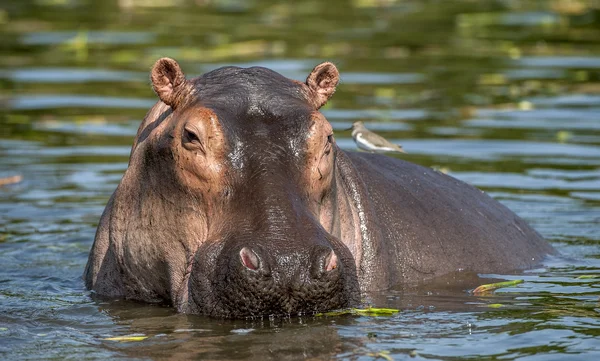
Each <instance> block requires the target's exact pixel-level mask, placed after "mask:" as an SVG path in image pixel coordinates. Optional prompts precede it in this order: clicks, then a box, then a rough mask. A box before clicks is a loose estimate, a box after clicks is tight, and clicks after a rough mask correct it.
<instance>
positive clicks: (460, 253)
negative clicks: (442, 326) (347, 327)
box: [84, 58, 554, 318]
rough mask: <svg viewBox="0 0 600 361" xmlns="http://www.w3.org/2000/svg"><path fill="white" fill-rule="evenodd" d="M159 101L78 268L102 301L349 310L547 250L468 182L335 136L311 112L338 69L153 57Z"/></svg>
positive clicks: (512, 265) (188, 307)
mask: <svg viewBox="0 0 600 361" xmlns="http://www.w3.org/2000/svg"><path fill="white" fill-rule="evenodd" d="M150 78H151V82H152V87H153V89H154V91H155V93H156V94H157V95H158V98H159V101H158V102H157V103H156V104H155V105H154V106H153V107H152V108H151V109H150V110H149V111H148V113H147V114H146V116H145V118H144V120H143V121H142V123H141V125H140V127H139V129H138V132H137V135H136V137H135V140H134V142H133V146H132V148H131V154H130V160H129V164H128V168H127V170H126V171H125V173H124V175H123V178H122V179H121V181H120V183H119V185H118V187H117V189H116V190H115V192H114V193H113V195H112V197H111V198H110V200H109V201H108V204H107V206H106V208H105V210H104V213H103V214H102V216H101V218H100V222H99V225H98V229H97V232H96V237H95V240H94V244H93V246H92V249H91V251H90V254H89V260H88V263H87V266H86V269H85V272H84V280H85V284H86V286H87V288H89V289H91V290H93V291H94V293H95V294H96V295H98V296H102V297H108V298H126V299H131V300H138V301H143V302H153V303H154V302H157V303H165V304H169V305H171V306H173V307H175V308H176V309H177V310H178V311H179V312H185V313H194V314H204V315H209V316H216V317H224V318H240V317H252V316H263V315H298V314H310V313H313V312H319V311H326V310H331V309H339V308H346V307H351V306H354V305H356V304H358V303H359V302H360V299H361V295H362V294H364V293H366V292H371V291H380V290H386V289H390V288H391V287H397V286H398V285H402V284H407V283H411V282H421V281H426V280H428V279H433V278H435V277H438V276H443V275H447V274H449V273H452V272H457V271H461V270H465V271H473V272H481V273H490V272H494V273H498V272H506V271H509V270H518V269H526V268H530V267H532V266H534V265H537V264H539V263H540V261H541V260H542V258H543V257H544V256H545V255H547V254H550V253H553V252H554V250H553V248H552V246H550V245H549V244H548V243H547V242H546V241H545V240H544V239H543V238H542V237H541V236H540V235H539V234H538V233H537V232H536V231H535V230H534V229H532V228H531V227H530V226H529V225H528V224H527V223H526V222H525V221H523V219H521V218H520V217H518V216H517V215H516V214H515V213H513V212H512V211H510V210H509V209H507V208H506V207H505V206H503V205H502V204H500V203H499V202H498V201H496V200H494V199H492V198H491V197H489V196H488V195H486V194H485V193H484V192H482V191H480V190H479V189H477V188H475V187H473V186H471V185H469V184H466V183H464V182H462V181H460V180H457V179H455V178H453V177H451V176H449V175H446V174H443V173H440V172H437V171H435V170H433V169H430V168H427V167H423V166H420V165H417V164H413V163H411V162H408V161H404V160H401V159H397V158H393V157H389V156H385V155H381V154H371V153H365V152H350V151H345V150H342V149H340V148H339V147H338V146H337V145H336V140H335V136H334V131H333V128H332V126H331V124H330V123H329V122H328V121H327V119H326V118H325V116H324V115H323V113H321V112H320V111H319V109H320V108H321V107H322V106H323V105H325V103H326V102H327V101H328V100H329V98H330V97H331V96H332V95H333V93H334V92H335V90H336V87H337V85H338V82H339V72H338V70H337V68H336V66H335V65H334V64H332V63H330V62H325V63H322V64H320V65H318V66H316V67H315V68H314V69H313V70H312V72H311V73H310V74H309V75H308V77H307V79H306V81H305V82H301V81H296V80H291V79H288V78H286V77H284V76H282V75H280V74H278V73H277V72H274V71H272V70H269V69H267V68H263V67H250V68H240V67H233V66H229V67H222V68H219V69H216V70H213V71H210V72H208V73H206V74H204V75H201V76H199V77H196V78H193V79H188V78H186V76H185V75H184V73H183V71H182V70H181V67H180V66H179V64H178V63H177V62H176V61H175V60H173V59H169V58H162V59H159V60H158V61H157V62H156V63H155V65H154V66H153V68H152V71H151V76H150Z"/></svg>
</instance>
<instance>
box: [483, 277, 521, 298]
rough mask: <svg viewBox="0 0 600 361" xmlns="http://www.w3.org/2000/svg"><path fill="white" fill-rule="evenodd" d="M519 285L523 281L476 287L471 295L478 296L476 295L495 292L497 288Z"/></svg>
mask: <svg viewBox="0 0 600 361" xmlns="http://www.w3.org/2000/svg"><path fill="white" fill-rule="evenodd" d="M519 283H523V280H514V281H505V282H498V283H490V284H487V285H481V286H479V287H477V288H476V289H474V290H473V293H474V294H476V295H478V294H482V293H487V292H490V291H493V290H497V289H498V288H503V287H511V286H516V285H518V284H519Z"/></svg>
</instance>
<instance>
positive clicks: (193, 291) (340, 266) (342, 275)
mask: <svg viewBox="0 0 600 361" xmlns="http://www.w3.org/2000/svg"><path fill="white" fill-rule="evenodd" d="M196 262H204V263H205V264H206V263H207V262H210V260H206V259H203V257H202V255H199V256H198V257H196ZM211 268H212V267H198V270H197V271H196V270H193V271H192V274H191V276H190V284H189V301H190V302H192V303H193V309H198V310H199V311H200V312H201V313H205V314H210V315H214V316H220V317H228V318H240V317H253V316H254V317H256V316H266V315H278V316H288V315H300V314H313V313H315V312H322V311H326V310H331V309H336V308H344V307H349V306H352V305H354V304H356V303H357V301H358V298H359V287H358V280H357V278H356V272H355V269H354V262H353V259H352V257H351V255H350V254H349V251H347V250H344V249H335V247H331V246H329V245H322V244H313V245H304V247H299V248H293V249H289V246H288V248H287V249H286V248H285V247H280V248H277V247H274V246H270V247H269V246H258V245H242V246H240V245H236V246H233V247H223V249H222V250H221V252H220V254H219V255H218V256H217V257H216V260H215V267H214V268H213V272H210V273H208V274H203V273H204V272H202V269H211Z"/></svg>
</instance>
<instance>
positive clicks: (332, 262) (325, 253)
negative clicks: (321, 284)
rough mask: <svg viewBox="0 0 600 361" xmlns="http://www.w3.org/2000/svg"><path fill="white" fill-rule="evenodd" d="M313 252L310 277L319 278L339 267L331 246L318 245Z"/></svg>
mask: <svg viewBox="0 0 600 361" xmlns="http://www.w3.org/2000/svg"><path fill="white" fill-rule="evenodd" d="M313 254H314V256H313V257H314V258H313V260H314V261H313V264H312V271H311V274H312V277H314V278H321V277H323V276H324V275H325V274H326V273H328V272H331V271H333V270H334V269H336V268H338V267H339V260H338V256H337V254H335V252H334V251H333V250H332V249H331V248H329V247H323V246H318V247H317V248H316V249H315V253H313Z"/></svg>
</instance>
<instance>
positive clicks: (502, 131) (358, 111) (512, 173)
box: [0, 0, 600, 360]
mask: <svg viewBox="0 0 600 361" xmlns="http://www.w3.org/2000/svg"><path fill="white" fill-rule="evenodd" d="M0 27H1V28H2V41H3V45H4V47H3V49H4V50H5V51H4V52H3V56H2V57H1V58H0V106H1V110H0V112H1V113H0V114H1V115H0V178H3V177H11V176H21V177H22V180H21V181H20V182H18V183H16V184H11V185H2V186H0V265H2V266H1V267H0V358H2V359H7V360H8V359H10V360H13V359H40V358H47V359H65V358H76V359H83V358H89V359H107V358H116V359H118V358H135V359H260V360H263V359H277V360H280V359H315V360H316V359H333V358H341V359H351V360H369V359H376V358H379V359H386V358H392V359H442V360H455V359H462V358H474V359H484V360H486V359H487V360H492V359H505V360H513V359H519V360H553V359H556V360H564V359H568V360H591V359H595V358H598V357H599V356H600V341H598V340H599V339H600V321H599V320H600V304H599V297H600V290H599V285H600V283H599V280H600V125H599V124H600V8H599V7H598V4H597V2H595V1H593V0H576V1H571V0H553V1H541V2H540V1H538V2H534V1H531V2H514V1H504V0H485V1H478V2H475V1H470V0H459V1H416V0H414V1H413V0H407V1H404V0H402V1H400V0H385V1H375V0H332V1H327V2H320V1H312V0H308V1H295V2H283V3H282V2H276V1H269V0H264V1H263V0H260V1H237V0H227V1H223V0H202V1H198V0H164V1H154V0H114V1H100V0H23V1H13V2H8V3H7V4H3V5H2V7H1V8H0ZM161 56H170V57H173V58H176V59H177V60H178V61H179V62H180V64H181V65H182V67H183V68H184V69H185V71H186V73H188V74H190V75H196V74H201V73H203V72H206V71H209V70H211V69H215V68H217V67H220V66H223V65H239V66H253V65H262V66H267V67H270V68H272V69H274V70H276V71H278V72H281V73H282V74H284V75H286V76H288V77H290V78H293V79H298V80H304V78H305V77H306V74H308V72H309V71H310V70H311V69H312V67H313V66H314V65H316V64H317V63H319V62H321V61H323V60H332V61H334V62H335V63H336V64H337V65H338V67H339V69H340V71H341V77H342V78H341V84H340V86H339V88H338V91H337V92H336V94H335V96H334V97H333V98H332V101H331V102H329V103H328V105H327V106H326V108H324V109H323V112H324V114H325V115H326V116H327V118H328V119H329V120H330V121H331V123H332V125H333V127H334V130H335V133H336V140H337V143H338V145H340V146H341V147H342V148H345V149H353V148H354V147H355V146H354V143H353V142H352V140H351V138H350V135H349V133H348V132H345V131H344V129H346V128H348V126H349V125H350V124H351V123H352V122H353V121H355V120H363V121H365V122H366V123H367V125H368V126H369V128H371V129H373V130H375V131H377V132H378V133H381V134H383V135H385V136H386V137H387V138H389V139H390V140H392V141H395V142H399V143H401V144H402V145H403V146H404V148H405V149H406V150H407V152H408V153H407V154H405V155H403V156H402V157H403V158H404V159H407V160H409V161H412V162H415V163H419V164H422V165H424V166H429V167H434V168H436V169H438V170H439V171H440V172H446V173H449V174H450V175H452V176H454V177H457V178H459V179H462V180H464V181H466V182H468V183H471V184H474V185H475V186H478V187H480V188H482V189H483V190H485V191H486V192H488V193H489V194H490V195H491V196H493V197H494V198H496V199H498V200H500V201H501V202H502V203H504V204H505V205H507V206H508V207H509V208H511V209H513V210H514V211H515V212H517V213H518V214H519V215H520V216H522V217H524V218H525V219H526V220H527V221H528V222H530V223H531V224H532V225H533V226H534V228H536V229H537V230H538V231H539V232H540V233H541V234H542V235H543V236H544V237H546V238H547V239H548V240H549V241H550V242H552V244H553V245H554V246H555V247H556V248H557V249H558V250H559V251H560V252H561V253H562V254H563V257H557V258H551V259H548V260H546V261H545V262H544V263H543V265H542V266H540V268H538V269H534V270H528V271H526V272H524V273H521V274H505V275H473V274H469V273H466V272H458V273H456V274H452V275H448V276H447V277H445V278H440V279H437V280H432V281H428V282H425V283H422V284H414V285H410V286H408V285H405V286H402V287H398V288H395V289H392V290H388V291H386V292H381V293H376V294H370V295H365V302H367V303H370V304H372V305H375V306H378V307H388V308H397V309H399V310H400V312H399V313H397V314H395V315H392V316H386V317H383V316H378V317H367V316H354V315H346V316H336V317H331V316H320V317H316V316H313V315H304V316H302V317H291V318H281V319H269V318H268V317H266V318H262V319H254V320H220V319H209V318H205V317H200V316H191V315H180V314H176V313H175V312H174V311H173V310H172V309H171V308H169V307H165V306H152V305H144V304H139V303H132V302H127V301H122V300H121V301H103V300H94V299H92V297H91V295H90V293H89V292H88V291H86V290H85V289H84V285H83V282H82V280H81V274H82V272H83V269H84V267H85V263H86V261H87V254H88V252H89V249H90V247H91V243H92V241H93V238H94V232H95V227H96V225H97V222H98V219H99V217H100V214H101V213H102V210H103V208H104V206H105V204H106V202H107V200H108V198H109V197H110V194H111V193H112V192H113V190H114V189H115V187H116V185H117V184H118V182H119V180H120V178H121V176H122V174H123V171H124V170H125V169H126V167H127V161H128V156H129V152H130V149H131V144H132V141H133V136H134V135H135V133H136V131H137V128H138V125H139V123H140V121H141V119H142V118H143V116H144V114H145V112H146V111H147V109H148V108H149V107H150V106H151V105H152V104H154V102H155V99H156V98H155V96H154V95H153V94H152V92H151V88H150V85H149V81H148V80H147V79H148V69H149V68H150V66H151V65H152V64H153V62H154V61H155V60H156V59H157V58H158V57H161ZM505 279H508V280H515V279H523V280H524V283H521V284H519V285H516V286H513V287H509V288H503V289H500V290H497V291H495V292H493V293H491V294H485V295H474V294H472V293H471V292H470V290H472V289H473V288H474V287H476V286H477V285H479V284H482V283H490V282H497V281H499V280H505ZM114 337H128V338H126V339H122V340H120V341H119V340H111V338H114ZM132 337H133V338H132Z"/></svg>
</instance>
